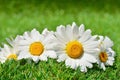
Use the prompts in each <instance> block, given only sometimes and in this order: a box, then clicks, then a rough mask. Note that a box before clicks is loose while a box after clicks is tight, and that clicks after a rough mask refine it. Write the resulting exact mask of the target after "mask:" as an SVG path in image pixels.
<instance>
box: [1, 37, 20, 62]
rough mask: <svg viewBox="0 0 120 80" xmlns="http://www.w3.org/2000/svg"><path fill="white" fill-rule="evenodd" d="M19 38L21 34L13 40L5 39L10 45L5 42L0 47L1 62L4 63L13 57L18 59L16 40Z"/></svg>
mask: <svg viewBox="0 0 120 80" xmlns="http://www.w3.org/2000/svg"><path fill="white" fill-rule="evenodd" d="M21 38H22V37H21V36H17V37H16V38H15V39H14V40H10V39H7V40H8V43H9V44H10V46H9V45H7V44H4V45H3V46H4V47H3V48H0V62H1V63H4V62H5V61H6V60H8V59H15V60H19V59H20V57H19V51H18V46H17V42H18V40H20V39H21Z"/></svg>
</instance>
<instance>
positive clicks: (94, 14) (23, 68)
mask: <svg viewBox="0 0 120 80" xmlns="http://www.w3.org/2000/svg"><path fill="white" fill-rule="evenodd" d="M119 5H120V1H119V0H118V1H116V2H115V1H112V0H106V1H97V0H91V1H90V2H89V0H82V1H77V0H75V1H74V2H73V1H72V0H70V1H68V0H66V1H64V0H62V1H58V2H57V1H55V0H52V2H51V0H48V1H37V0H36V1H34V0H1V1H0V45H1V46H2V44H3V43H6V38H9V37H11V36H12V37H15V36H16V35H18V34H23V32H25V31H30V30H32V29H33V28H36V29H37V30H39V31H40V32H41V31H42V30H43V29H44V28H45V27H47V28H48V29H49V30H54V31H55V29H56V27H57V26H58V25H60V24H63V25H66V24H72V22H73V21H74V22H76V23H77V25H80V24H82V23H83V24H85V26H86V29H88V28H90V29H91V30H92V31H93V32H92V34H99V35H104V36H109V37H110V38H111V39H112V40H113V41H114V46H113V49H114V50H115V52H116V57H115V63H114V65H113V66H112V67H107V69H106V71H103V70H101V69H99V68H98V67H97V65H95V66H94V68H93V69H88V72H87V73H82V72H80V71H79V69H77V70H72V69H70V68H66V67H65V65H64V62H62V63H57V62H56V60H53V59H49V60H48V61H47V62H44V61H41V62H39V63H37V64H36V63H34V62H32V61H29V60H21V61H14V60H11V61H7V62H6V63H4V64H0V78H1V80H6V79H7V80H9V79H10V80H23V79H25V80H26V79H27V80H30V79H31V80H37V79H38V80H40V79H43V80H46V79H49V80H53V79H55V80H56V79H59V80H68V79H72V80H78V79H79V80H85V79H87V80H96V79H97V80H102V79H103V80H119V77H120V45H119V43H120V38H119V37H120V31H119V30H120V14H119V13H120V9H119V8H120V6H119Z"/></svg>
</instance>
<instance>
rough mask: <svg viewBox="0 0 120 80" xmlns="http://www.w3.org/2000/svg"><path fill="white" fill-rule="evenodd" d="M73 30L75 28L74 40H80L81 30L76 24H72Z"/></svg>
mask: <svg viewBox="0 0 120 80" xmlns="http://www.w3.org/2000/svg"><path fill="white" fill-rule="evenodd" d="M72 28H73V37H74V39H78V38H79V29H78V27H77V25H76V24H75V23H74V22H73V24H72Z"/></svg>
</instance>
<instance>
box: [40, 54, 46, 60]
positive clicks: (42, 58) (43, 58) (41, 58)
mask: <svg viewBox="0 0 120 80" xmlns="http://www.w3.org/2000/svg"><path fill="white" fill-rule="evenodd" d="M39 59H40V60H41V61H47V57H46V56H45V55H41V56H39Z"/></svg>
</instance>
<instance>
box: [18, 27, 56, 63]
mask: <svg viewBox="0 0 120 80" xmlns="http://www.w3.org/2000/svg"><path fill="white" fill-rule="evenodd" d="M52 38H54V36H53V34H52V33H51V32H50V31H48V30H47V29H45V30H43V33H42V34H40V33H39V32H38V31H37V30H36V29H33V30H32V31H31V32H25V33H24V34H23V39H22V40H20V41H19V50H20V57H21V59H22V58H31V59H33V61H34V62H36V63H37V62H38V61H39V60H43V61H47V57H50V58H56V57H57V55H56V53H55V51H54V50H52V49H51V47H52V46H53V45H54V44H52V42H53V40H52Z"/></svg>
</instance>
